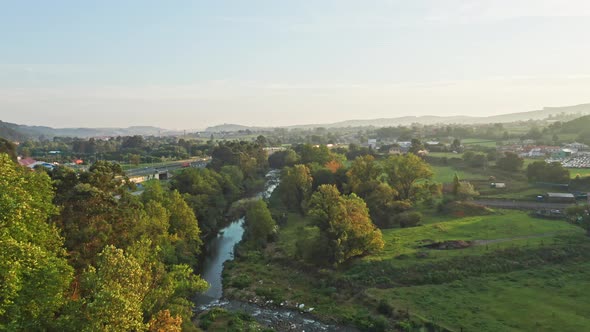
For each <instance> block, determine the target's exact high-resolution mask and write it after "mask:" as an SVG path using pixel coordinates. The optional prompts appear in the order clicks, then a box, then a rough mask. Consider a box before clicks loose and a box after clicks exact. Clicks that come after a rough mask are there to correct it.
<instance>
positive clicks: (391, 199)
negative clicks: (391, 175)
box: [365, 183, 412, 228]
mask: <svg viewBox="0 0 590 332" xmlns="http://www.w3.org/2000/svg"><path fill="white" fill-rule="evenodd" d="M397 196H399V195H398V193H397V192H396V191H395V190H394V189H393V188H391V187H390V186H389V185H388V184H387V183H380V184H379V185H378V186H377V187H375V189H374V190H373V191H371V193H370V194H369V195H368V196H367V198H366V199H365V201H366V203H367V207H368V208H369V213H370V216H371V220H372V221H373V222H374V223H375V225H377V226H378V227H379V228H391V227H394V226H395V225H398V224H399V218H398V217H399V214H400V213H403V212H405V211H407V210H409V209H410V208H411V207H412V204H411V203H410V202H409V201H398V200H396V197H397Z"/></svg>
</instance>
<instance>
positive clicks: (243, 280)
mask: <svg viewBox="0 0 590 332" xmlns="http://www.w3.org/2000/svg"><path fill="white" fill-rule="evenodd" d="M250 284H252V278H250V276H247V275H244V274H241V275H239V276H237V277H235V278H233V279H232V280H231V282H230V285H231V286H232V287H235V288H238V289H244V288H247V287H248V286H250Z"/></svg>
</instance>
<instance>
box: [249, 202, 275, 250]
mask: <svg viewBox="0 0 590 332" xmlns="http://www.w3.org/2000/svg"><path fill="white" fill-rule="evenodd" d="M275 232H276V223H275V221H274V220H273V218H272V216H271V214H270V210H269V209H268V206H267V205H266V203H265V202H264V201H263V200H256V201H253V202H250V203H249V204H248V207H247V210H246V238H247V239H248V241H250V243H254V244H255V246H256V247H264V246H265V245H266V243H267V242H268V238H269V236H270V235H271V234H273V233H275Z"/></svg>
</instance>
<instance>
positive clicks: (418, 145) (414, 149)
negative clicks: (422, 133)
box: [409, 138, 425, 154]
mask: <svg viewBox="0 0 590 332" xmlns="http://www.w3.org/2000/svg"><path fill="white" fill-rule="evenodd" d="M424 149H425V147H424V144H423V143H422V141H421V140H419V139H417V138H412V145H411V146H410V150H409V152H411V153H413V154H417V153H418V151H422V150H424Z"/></svg>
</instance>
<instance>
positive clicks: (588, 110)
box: [206, 104, 590, 132]
mask: <svg viewBox="0 0 590 332" xmlns="http://www.w3.org/2000/svg"><path fill="white" fill-rule="evenodd" d="M560 113H566V114H574V113H580V114H582V115H584V114H590V104H580V105H574V106H565V107H544V108H543V109H542V110H537V111H528V112H518V113H509V114H501V115H492V116H486V117H476V116H467V115H456V116H436V115H423V116H402V117H394V118H379V119H369V120H345V121H339V122H334V123H324V124H307V125H293V126H285V127H281V128H288V129H311V128H318V127H324V128H344V127H369V126H373V127H391V126H400V125H411V124H413V123H421V124H425V125H433V124H484V123H506V122H517V121H528V120H543V119H547V118H548V117H549V116H550V115H558V114H560ZM248 129H249V130H260V129H272V128H261V127H248V126H243V125H237V124H224V125H219V126H213V127H209V128H207V129H206V131H208V132H222V131H225V132H231V131H239V130H248Z"/></svg>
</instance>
